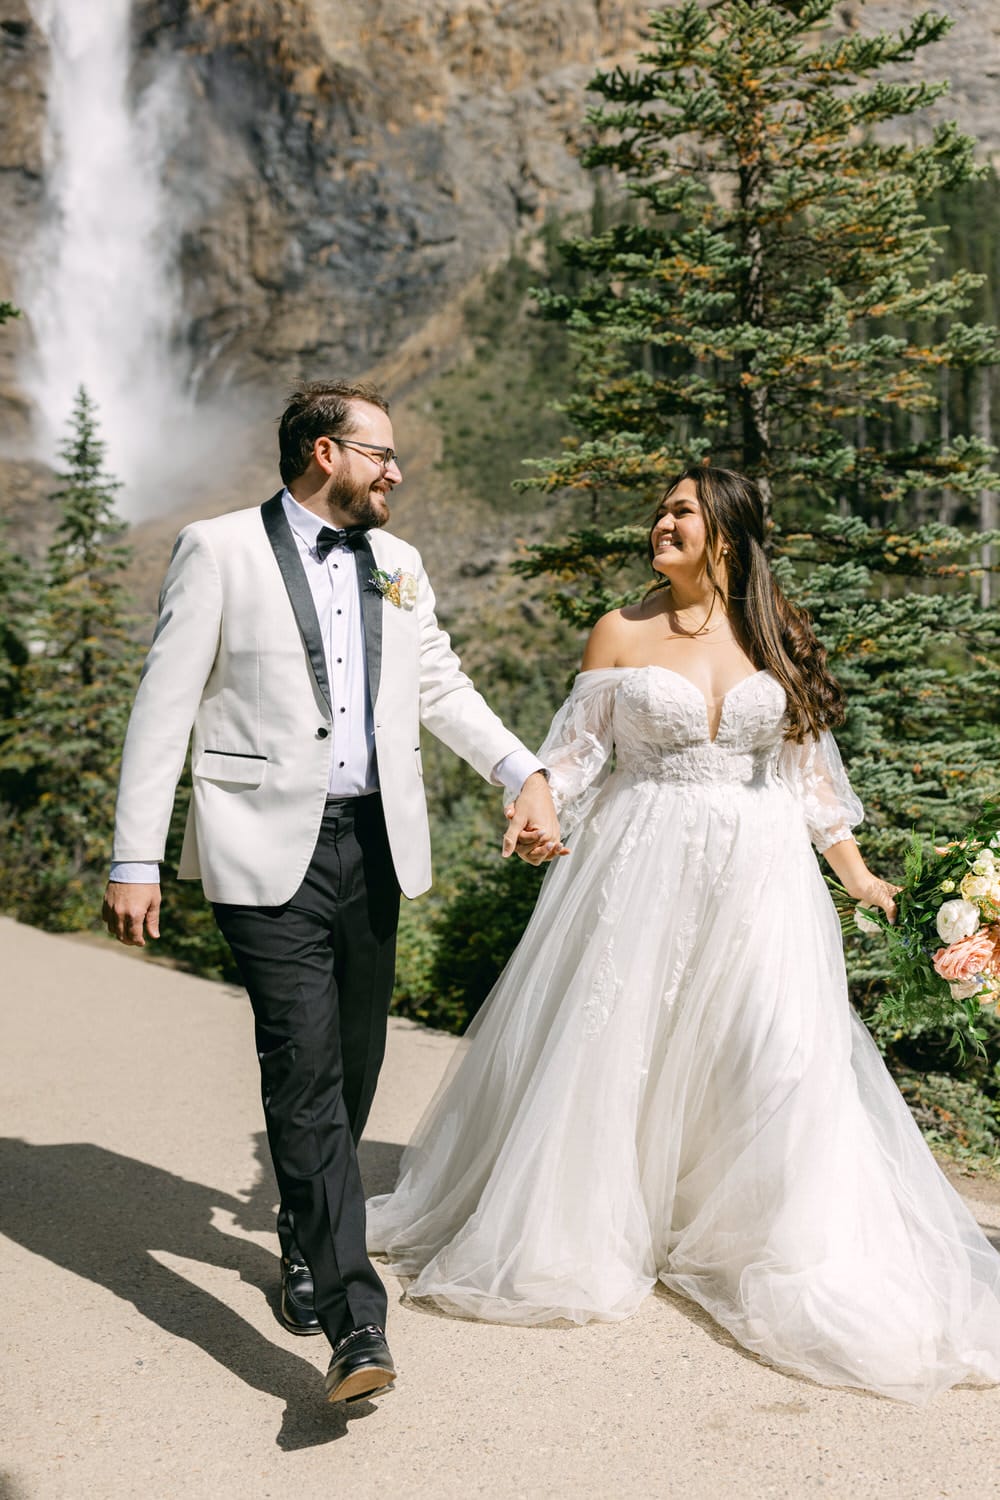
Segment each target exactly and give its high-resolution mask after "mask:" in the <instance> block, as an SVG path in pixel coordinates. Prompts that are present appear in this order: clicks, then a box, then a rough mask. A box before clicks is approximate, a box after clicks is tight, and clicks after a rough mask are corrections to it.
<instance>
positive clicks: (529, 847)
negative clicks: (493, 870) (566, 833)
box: [505, 808, 569, 865]
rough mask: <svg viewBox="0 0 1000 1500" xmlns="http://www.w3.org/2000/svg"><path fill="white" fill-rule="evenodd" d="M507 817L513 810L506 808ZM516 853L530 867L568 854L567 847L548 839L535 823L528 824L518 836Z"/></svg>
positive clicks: (558, 841) (515, 847)
mask: <svg viewBox="0 0 1000 1500" xmlns="http://www.w3.org/2000/svg"><path fill="white" fill-rule="evenodd" d="M505 812H506V813H507V816H508V817H509V816H510V812H511V809H509V808H506V809H505ZM514 853H515V854H517V855H518V856H519V857H520V858H521V859H523V860H524V861H525V862H526V863H527V864H529V865H544V864H546V863H547V861H548V860H550V859H558V858H559V857H560V856H561V855H563V854H568V853H569V850H568V849H567V848H566V845H565V844H564V843H562V842H561V841H560V840H558V839H555V840H553V839H547V838H546V836H545V834H544V833H543V831H542V830H541V829H540V828H538V827H536V826H535V824H533V823H526V824H525V826H524V828H522V829H521V832H520V833H519V834H518V836H517V843H516V844H515V845H514Z"/></svg>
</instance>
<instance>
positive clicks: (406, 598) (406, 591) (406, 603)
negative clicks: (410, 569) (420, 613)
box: [399, 573, 417, 609]
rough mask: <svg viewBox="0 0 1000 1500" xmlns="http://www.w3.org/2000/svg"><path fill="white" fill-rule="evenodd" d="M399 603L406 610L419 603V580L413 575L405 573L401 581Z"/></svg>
mask: <svg viewBox="0 0 1000 1500" xmlns="http://www.w3.org/2000/svg"><path fill="white" fill-rule="evenodd" d="M399 602H400V604H401V605H402V606H403V608H404V609H412V608H413V606H414V605H415V604H416V602H417V580H416V579H415V578H414V576H413V574H412V573H404V574H403V576H402V578H401V579H400V580H399Z"/></svg>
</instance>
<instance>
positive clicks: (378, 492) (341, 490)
mask: <svg viewBox="0 0 1000 1500" xmlns="http://www.w3.org/2000/svg"><path fill="white" fill-rule="evenodd" d="M383 486H385V487H384V489H383ZM388 493H389V486H388V485H387V484H386V483H385V480H382V479H378V480H376V481H375V483H374V485H370V484H358V483H352V482H351V480H350V479H334V480H333V482H332V484H331V486H330V504H331V505H332V506H333V507H335V509H337V510H339V511H340V512H341V513H342V514H343V515H345V516H349V517H350V524H351V525H352V526H384V525H385V523H386V521H388V519H389V502H388Z"/></svg>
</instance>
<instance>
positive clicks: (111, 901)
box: [101, 880, 160, 948]
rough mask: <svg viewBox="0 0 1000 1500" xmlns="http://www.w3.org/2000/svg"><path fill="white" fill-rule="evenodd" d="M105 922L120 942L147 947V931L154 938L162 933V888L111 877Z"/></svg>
mask: <svg viewBox="0 0 1000 1500" xmlns="http://www.w3.org/2000/svg"><path fill="white" fill-rule="evenodd" d="M101 921H102V922H103V923H104V924H105V926H106V927H107V929H108V931H109V932H110V934H111V936H112V937H113V938H117V939H118V941H119V942H120V943H127V944H128V945H129V947H131V948H145V946H146V937H145V934H146V933H147V932H148V934H149V936H150V937H151V938H158V937H159V935H160V887H159V886H158V885H140V884H138V883H137V884H134V885H132V884H129V885H126V884H124V883H123V882H122V881H118V880H110V881H109V882H108V888H107V890H106V891H105V893H104V905H103V906H102V908H101Z"/></svg>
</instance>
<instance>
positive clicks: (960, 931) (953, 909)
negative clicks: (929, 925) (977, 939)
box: [937, 880, 979, 944]
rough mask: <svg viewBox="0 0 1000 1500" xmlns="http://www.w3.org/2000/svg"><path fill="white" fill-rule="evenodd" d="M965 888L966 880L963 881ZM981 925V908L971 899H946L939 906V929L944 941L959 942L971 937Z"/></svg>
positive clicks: (939, 934)
mask: <svg viewBox="0 0 1000 1500" xmlns="http://www.w3.org/2000/svg"><path fill="white" fill-rule="evenodd" d="M962 890H963V892H964V890H965V881H964V880H963V881H962ZM978 926H979V908H978V907H977V906H973V904H972V902H971V901H946V902H945V903H944V905H943V906H941V907H939V908H938V914H937V930H938V937H939V938H940V939H941V941H942V943H948V944H951V943H957V942H958V941H959V939H960V938H967V937H971V936H972V934H973V933H974V932H975V931H976V929H977V927H978Z"/></svg>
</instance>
